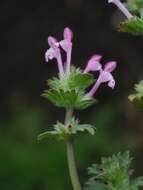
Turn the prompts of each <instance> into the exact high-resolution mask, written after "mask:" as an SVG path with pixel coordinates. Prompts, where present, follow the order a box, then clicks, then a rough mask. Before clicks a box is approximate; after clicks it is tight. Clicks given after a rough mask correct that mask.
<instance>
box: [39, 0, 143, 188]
mask: <svg viewBox="0 0 143 190" xmlns="http://www.w3.org/2000/svg"><path fill="white" fill-rule="evenodd" d="M108 3H113V4H115V5H116V6H117V7H118V8H119V9H120V11H122V13H123V14H124V15H125V16H126V18H127V20H126V21H125V22H123V23H121V24H120V27H119V29H120V31H123V32H129V33H131V34H133V35H143V17H142V15H143V14H142V12H143V11H142V10H143V1H142V0H132V1H131V0H128V2H127V3H126V5H124V4H123V3H122V2H121V1H120V0H108ZM130 11H131V12H133V14H135V15H132V13H131V12H130ZM72 40H73V32H72V31H71V29H69V28H68V27H66V28H65V29H64V32H63V39H62V40H61V41H58V40H57V39H55V38H54V37H52V36H50V37H48V44H49V49H48V50H47V51H46V53H45V60H46V62H49V61H50V60H52V59H56V61H57V66H58V76H57V77H54V78H53V79H50V80H48V81H47V85H48V87H49V89H48V90H45V91H44V92H43V94H42V96H43V97H44V98H46V99H48V100H49V101H50V102H51V103H53V104H54V105H55V106H57V107H61V108H64V109H65V121H64V122H62V121H58V122H57V123H56V124H54V125H53V130H52V131H46V132H44V133H42V134H40V135H39V136H38V140H39V141H41V140H43V139H50V138H52V139H56V140H62V141H64V142H65V143H66V147H67V160H68V166H69V174H70V178H71V183H72V187H73V190H81V189H82V187H81V184H80V181H79V177H78V172H77V168H76V163H75V155H74V147H73V142H74V139H75V138H76V137H77V134H80V133H89V134H91V135H94V134H95V132H96V128H95V126H93V125H90V124H80V122H79V119H77V118H75V117H74V115H73V113H74V110H82V109H86V108H87V107H89V106H91V105H93V104H94V103H96V100H95V94H96V92H97V90H98V89H99V87H100V86H101V85H102V84H103V83H106V84H107V86H108V87H110V88H111V89H114V88H115V79H114V77H113V75H112V72H113V71H114V70H115V69H116V67H117V63H116V61H110V62H108V63H106V64H105V65H104V66H103V65H102V64H101V59H102V56H101V55H99V54H95V55H93V56H92V57H91V58H90V59H89V61H88V63H87V66H86V67H85V68H84V69H80V68H76V67H75V66H74V65H72V64H71V54H72V47H73V44H72ZM62 53H65V54H66V60H64V61H63V58H62ZM95 72H96V75H97V76H98V77H97V78H96V79H95V77H94V73H95ZM142 87H143V84H142V81H141V82H140V83H139V84H138V85H136V88H135V89H136V92H137V93H136V94H133V95H131V96H130V97H129V99H130V100H131V101H133V102H135V103H140V102H142V99H143V98H142V97H143V95H142V94H143V93H142V92H143V88H142ZM87 89H88V90H87ZM141 105H142V104H141ZM131 160H132V159H131V158H130V156H129V152H128V151H127V152H125V153H123V154H121V153H118V154H117V155H113V156H112V157H109V158H102V160H101V164H100V165H99V164H93V165H92V166H91V167H90V168H89V175H91V178H90V179H89V180H88V182H87V183H86V184H85V188H84V189H85V190H139V188H140V187H141V186H143V177H139V178H136V179H132V178H131V175H132V173H133V172H132V171H133V170H132V169H130V168H129V166H130V163H131Z"/></svg>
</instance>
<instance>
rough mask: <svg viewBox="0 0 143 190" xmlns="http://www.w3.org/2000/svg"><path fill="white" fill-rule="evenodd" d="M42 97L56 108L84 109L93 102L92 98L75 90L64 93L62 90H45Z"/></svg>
mask: <svg viewBox="0 0 143 190" xmlns="http://www.w3.org/2000/svg"><path fill="white" fill-rule="evenodd" d="M42 96H43V97H45V98H48V99H49V100H50V101H51V102H52V103H53V104H55V105H56V106H57V107H64V108H74V109H85V108H87V107H88V106H90V105H92V104H93V103H94V102H95V100H94V99H93V98H92V97H89V96H86V95H84V94H82V93H78V92H76V91H75V90H72V91H66V92H65V91H63V90H46V91H44V93H43V94H42Z"/></svg>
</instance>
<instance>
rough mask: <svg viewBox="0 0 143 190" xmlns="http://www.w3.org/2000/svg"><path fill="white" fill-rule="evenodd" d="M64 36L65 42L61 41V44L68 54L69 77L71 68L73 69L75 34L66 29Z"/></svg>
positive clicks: (67, 69) (67, 70)
mask: <svg viewBox="0 0 143 190" xmlns="http://www.w3.org/2000/svg"><path fill="white" fill-rule="evenodd" d="M63 36H64V40H62V41H60V42H59V44H60V46H61V47H62V48H63V50H64V51H65V52H66V54H67V60H66V72H67V74H68V75H69V74H70V67H71V53H72V38H73V33H72V31H71V30H70V29H69V28H68V27H66V28H65V29H64V34H63Z"/></svg>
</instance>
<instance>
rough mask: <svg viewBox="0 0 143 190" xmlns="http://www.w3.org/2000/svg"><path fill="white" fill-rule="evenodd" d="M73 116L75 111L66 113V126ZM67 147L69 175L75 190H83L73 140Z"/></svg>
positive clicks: (68, 142)
mask: <svg viewBox="0 0 143 190" xmlns="http://www.w3.org/2000/svg"><path fill="white" fill-rule="evenodd" d="M72 114H73V110H70V109H69V110H67V111H66V117H65V124H67V122H68V120H69V119H70V118H71V117H72ZM66 146H67V159H68V167H69V173H70V178H71V183H72V186H73V190H81V185H80V182H79V177H78V173H77V168H76V163H75V155H74V147H73V142H72V141H71V140H67V141H66Z"/></svg>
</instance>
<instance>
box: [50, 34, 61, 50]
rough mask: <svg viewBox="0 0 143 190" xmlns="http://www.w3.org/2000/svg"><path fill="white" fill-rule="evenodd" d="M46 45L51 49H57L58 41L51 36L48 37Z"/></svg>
mask: <svg viewBox="0 0 143 190" xmlns="http://www.w3.org/2000/svg"><path fill="white" fill-rule="evenodd" d="M48 44H49V46H50V47H52V48H58V47H59V43H58V41H57V40H56V39H55V38H54V37H52V36H49V37H48Z"/></svg>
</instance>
